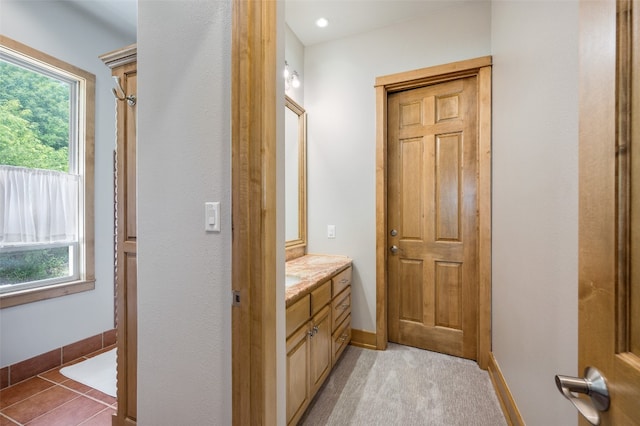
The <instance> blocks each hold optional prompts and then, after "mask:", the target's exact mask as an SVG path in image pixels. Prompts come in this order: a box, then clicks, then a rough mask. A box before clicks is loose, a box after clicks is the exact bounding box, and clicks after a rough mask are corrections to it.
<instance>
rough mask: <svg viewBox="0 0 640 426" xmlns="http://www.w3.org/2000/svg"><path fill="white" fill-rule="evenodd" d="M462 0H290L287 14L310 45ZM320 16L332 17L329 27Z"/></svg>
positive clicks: (381, 26) (294, 26)
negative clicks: (320, 25) (321, 22)
mask: <svg viewBox="0 0 640 426" xmlns="http://www.w3.org/2000/svg"><path fill="white" fill-rule="evenodd" d="M476 1H477V0H476ZM461 2H462V0H286V3H285V18H286V21H287V24H288V25H289V28H291V30H292V31H293V32H294V33H295V34H296V35H297V36H298V38H299V39H300V41H301V42H302V44H304V45H305V46H310V45H313V44H317V43H322V42H325V41H329V40H335V39H339V38H342V37H346V36H351V35H355V34H360V33H364V32H368V31H372V30H374V29H378V28H384V27H388V26H390V25H394V24H398V23H400V22H404V21H408V20H411V19H415V18H417V17H421V16H427V15H429V14H430V13H433V12H434V11H436V10H438V9H442V8H444V7H447V6H451V5H452V4H454V3H461ZM320 17H323V18H326V19H327V20H328V21H329V25H328V26H327V27H326V28H318V27H317V26H316V25H315V21H316V20H317V19H318V18H320Z"/></svg>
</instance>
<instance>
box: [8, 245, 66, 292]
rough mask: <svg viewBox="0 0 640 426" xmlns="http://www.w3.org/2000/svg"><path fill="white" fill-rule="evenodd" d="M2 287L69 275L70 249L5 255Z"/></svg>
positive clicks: (63, 248)
mask: <svg viewBox="0 0 640 426" xmlns="http://www.w3.org/2000/svg"><path fill="white" fill-rule="evenodd" d="M0 271H2V272H1V273H0V285H3V284H19V283H24V282H29V281H38V280H45V279H48V278H58V277H65V276H68V275H69V248H68V247H58V248H52V249H44V250H33V251H22V252H13V253H3V254H2V255H0Z"/></svg>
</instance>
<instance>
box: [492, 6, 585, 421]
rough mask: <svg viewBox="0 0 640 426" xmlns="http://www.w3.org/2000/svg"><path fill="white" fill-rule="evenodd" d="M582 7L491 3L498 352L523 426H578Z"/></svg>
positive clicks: (495, 343) (495, 337)
mask: <svg viewBox="0 0 640 426" xmlns="http://www.w3.org/2000/svg"><path fill="white" fill-rule="evenodd" d="M577 17H578V6H577V1H562V2H557V1H553V2H551V1H549V2H547V1H526V2H510V1H496V2H494V3H493V7H492V53H493V63H494V67H493V352H494V354H495V356H496V359H497V361H498V364H499V365H500V367H501V369H502V372H503V374H504V376H505V378H506V380H507V383H508V385H509V387H510V389H511V391H512V393H513V396H514V398H515V401H516V403H517V405H518V407H519V409H520V411H521V413H522V415H523V417H524V420H525V422H526V423H527V424H528V425H560V424H562V425H571V424H576V420H577V414H576V411H575V408H573V406H572V405H571V404H569V403H568V402H567V401H566V400H564V398H563V397H562V396H561V395H560V394H559V393H558V391H557V390H556V387H555V383H554V375H555V374H558V373H560V374H570V375H576V374H577V373H578V372H577V345H578V342H577V316H578V312H577V300H578V291H577V263H578V261H577V255H578V202H577V194H578V192H577V191H578V173H577V164H578V163H577V158H578V81H577V78H578V56H577V52H578V50H577V47H578V18H577Z"/></svg>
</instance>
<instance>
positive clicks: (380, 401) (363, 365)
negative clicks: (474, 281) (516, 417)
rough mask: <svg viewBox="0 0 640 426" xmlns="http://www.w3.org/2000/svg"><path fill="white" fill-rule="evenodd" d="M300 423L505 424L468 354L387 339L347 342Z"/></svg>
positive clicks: (482, 374)
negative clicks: (376, 345)
mask: <svg viewBox="0 0 640 426" xmlns="http://www.w3.org/2000/svg"><path fill="white" fill-rule="evenodd" d="M300 424H302V425H336V426H337V425H340V426H343V425H402V426H409V425H447V426H449V425H461V426H462V425H464V426H469V425H474V426H481V425H487V426H494V425H495V426H501V425H506V422H505V419H504V416H503V415H502V411H501V409H500V404H499V402H498V399H497V397H496V395H495V392H494V390H493V386H492V384H491V380H490V379H489V375H488V374H487V372H486V371H483V370H481V369H480V368H479V367H478V365H477V364H476V363H475V362H473V361H469V360H466V359H460V358H455V357H451V356H448V355H443V354H439V353H435V352H429V351H423V350H420V349H416V348H411V347H407V346H400V345H396V344H392V343H390V344H389V348H388V349H387V350H386V351H372V350H367V349H361V348H356V347H353V346H348V347H347V349H346V350H345V352H344V354H343V356H342V358H341V359H340V361H339V362H338V364H336V366H335V368H334V369H333V371H332V373H331V375H330V376H329V378H328V379H327V381H326V383H325V385H324V386H323V388H322V389H321V390H320V391H319V392H318V394H317V396H316V398H315V399H314V401H312V403H311V405H310V406H309V408H308V409H307V413H306V414H305V416H304V417H303V418H302V420H301V422H300Z"/></svg>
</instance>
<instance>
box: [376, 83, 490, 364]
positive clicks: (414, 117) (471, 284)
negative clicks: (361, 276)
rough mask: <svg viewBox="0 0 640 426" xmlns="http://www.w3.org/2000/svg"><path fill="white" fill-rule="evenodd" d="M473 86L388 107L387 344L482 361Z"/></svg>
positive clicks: (416, 94) (430, 90)
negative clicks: (478, 350)
mask: <svg viewBox="0 0 640 426" xmlns="http://www.w3.org/2000/svg"><path fill="white" fill-rule="evenodd" d="M477 128H478V101H477V77H476V76H472V77H466V78H460V79H456V80H452V81H447V82H443V83H439V84H434V85H430V86H427V87H422V88H418V89H412V90H407V91H402V92H398V93H393V94H390V95H389V97H388V124H387V132H388V147H387V149H388V151H387V152H388V189H387V191H388V205H387V209H388V222H387V223H388V229H387V232H388V234H387V238H388V240H387V241H388V242H389V246H390V247H389V253H388V265H387V267H388V282H389V287H388V289H389V290H388V291H389V293H388V311H389V319H388V332H389V340H390V341H393V342H397V343H400V344H405V345H410V346H416V347H420V348H423V349H428V350H434V351H438V352H443V353H447V354H451V355H455V356H460V357H465V358H470V359H476V356H477V312H478V247H477V246H478V216H477V209H478V202H477V187H478V182H477V167H478V154H477V141H478V135H477Z"/></svg>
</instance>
